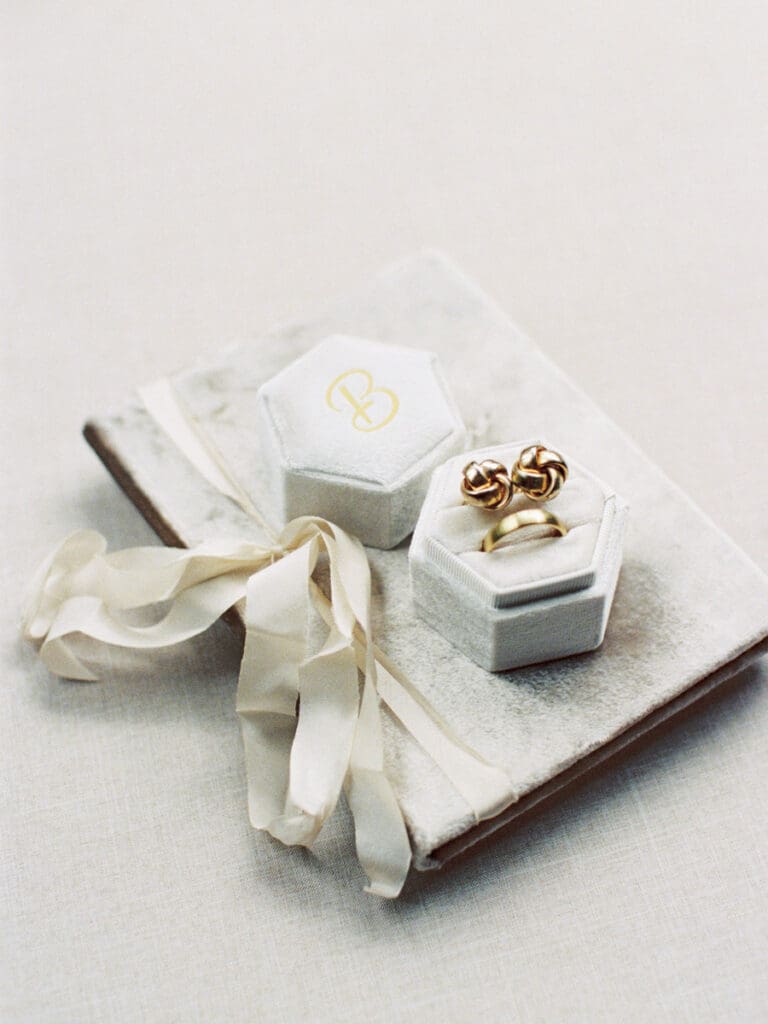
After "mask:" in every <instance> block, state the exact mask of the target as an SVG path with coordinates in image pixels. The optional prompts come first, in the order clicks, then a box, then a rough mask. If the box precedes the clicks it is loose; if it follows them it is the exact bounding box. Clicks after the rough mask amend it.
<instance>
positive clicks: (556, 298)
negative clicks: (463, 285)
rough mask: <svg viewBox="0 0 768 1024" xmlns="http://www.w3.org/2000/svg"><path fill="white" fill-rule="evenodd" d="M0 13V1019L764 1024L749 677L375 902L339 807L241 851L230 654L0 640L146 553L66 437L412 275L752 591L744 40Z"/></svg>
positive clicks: (758, 73) (709, 23)
mask: <svg viewBox="0 0 768 1024" xmlns="http://www.w3.org/2000/svg"><path fill="white" fill-rule="evenodd" d="M2 17H3V27H4V32H3V33H2V40H3V41H2V46H3V50H4V61H3V65H2V75H3V87H2V89H0V96H2V100H1V102H2V104H3V108H4V109H3V118H2V129H0V130H1V131H2V133H3V153H4V157H3V165H2V174H3V178H2V204H3V206H2V209H3V232H2V238H3V241H2V246H3V261H2V268H1V269H2V274H3V280H2V286H1V287H0V294H2V312H3V323H2V330H3V338H4V341H3V346H2V362H3V366H2V409H3V414H4V416H5V417H6V419H5V429H4V435H3V437H4V443H3V446H2V449H3V450H2V455H3V480H4V483H5V487H4V489H3V493H2V497H1V498H0V501H2V515H3V523H4V526H5V540H6V550H5V557H4V559H3V564H2V579H3V586H4V595H5V599H4V602H3V611H2V629H3V640H4V643H3V651H2V659H3V669H4V672H3V680H4V685H3V688H2V711H1V712H0V722H2V744H1V745H0V758H1V759H2V765H1V767H2V773H3V778H4V779H5V780H6V784H5V786H4V787H3V792H2V798H1V799H2V801H3V804H2V844H3V856H2V864H3V869H2V889H1V890H0V907H1V908H2V919H3V927H2V929H0V943H2V949H1V950H0V956H1V957H2V960H1V961H0V970H1V971H2V984H1V985H0V1001H1V1002H0V1005H1V1006H2V1015H3V1017H4V1019H7V1020H10V1021H72V1020H78V1021H107V1020H109V1021H112V1020H120V1021H133V1020H136V1021H140V1020H141V1021H145V1020H146V1021H175V1020H185V1021H195V1020H199V1021H212V1020H227V1021H239V1020H242V1021H252V1020H254V1019H256V1020H260V1019H265V1020H274V1021H297V1020H307V1019H311V1020H316V1021H323V1020H328V1021H360V1020H365V1021H390V1020H418V1021H421V1022H423V1021H463V1020H468V1019H472V1020H475V1019H486V1020H489V1021H495V1020H504V1021H506V1020H524V1021H550V1020H563V1019H567V1020H569V1021H613V1020H617V1019H620V1020H624V1021H634V1020H637V1021H644V1020H649V1019H650V1020H672V1019H674V1020H678V1021H679V1020H690V1021H702V1020H703V1021H733V1020H739V1021H743V1020H747V1021H752V1020H761V1019H762V1018H763V1016H764V1008H765V1005H766V1003H768V969H767V968H766V965H765V955H764V952H765V948H766V942H767V941H768V927H767V925H766V922H768V905H767V904H768V896H766V891H767V890H768V887H767V886H766V875H767V874H768V872H767V871H766V853H765V850H766V848H768V844H767V843H766V839H767V838H768V836H766V831H767V830H766V814H765V811H766V800H765V781H764V768H763V761H764V736H765V730H766V728H767V727H768V700H767V699H766V693H765V680H766V670H765V666H764V665H761V666H759V667H757V668H754V669H752V670H750V671H749V673H747V674H746V675H745V676H743V677H742V678H741V679H740V680H739V682H738V684H736V685H733V686H731V687H729V688H728V691H727V692H723V693H722V694H721V695H720V696H718V697H717V698H716V699H714V700H713V701H712V702H710V703H709V705H708V706H707V707H706V708H700V709H698V710H696V711H695V712H693V713H692V714H690V715H689V716H687V717H686V718H685V719H684V720H682V721H680V722H678V723H677V724H675V725H674V726H670V727H669V728H668V729H667V730H666V731H665V732H664V734H663V735H662V736H660V737H658V738H656V739H654V740H653V741H649V742H646V743H645V744H644V745H643V746H641V747H640V748H639V749H637V750H636V751H634V752H633V753H632V754H630V755H628V756H626V757H625V758H624V759H623V761H622V762H621V764H620V765H619V766H618V768H617V769H616V770H614V771H612V772H611V773H599V774H596V775H595V777H594V778H593V779H592V780H591V781H589V782H587V783H585V784H583V785H582V786H581V787H580V788H579V789H578V791H576V792H575V793H572V794H571V795H569V796H568V798H567V799H566V800H564V801H561V802H560V803H558V804H556V805H553V806H552V807H550V808H549V809H547V810H546V811H543V812H541V813H540V814H538V815H537V816H536V817H535V818H534V819H533V820H531V821H530V822H529V823H528V824H527V825H525V826H521V827H519V828H518V829H516V830H515V831H514V832H510V833H508V834H506V835H504V836H499V837H496V838H494V839H492V840H490V841H489V842H488V843H487V844H486V845H485V846H484V847H483V848H478V849H477V850H475V851H473V852H472V853H471V854H469V855H468V856H467V857H466V858H464V859H463V860H461V861H458V862H457V863H456V864H454V865H453V866H452V867H450V868H449V869H447V870H446V871H444V872H441V873H439V874H435V875H432V876H424V877H420V878H419V879H418V881H419V884H418V885H417V886H415V887H414V888H412V889H410V890H409V892H408V893H407V894H406V895H405V897H404V898H403V899H401V900H400V901H398V902H397V903H396V904H394V905H382V904H381V903H380V902H378V901H376V900H372V899H371V898H369V897H367V896H365V895H363V894H362V893H361V892H360V891H359V888H358V882H359V875H358V869H357V866H356V864H355V862H354V858H351V857H347V856H345V855H344V852H345V849H346V847H347V844H348V842H349V838H350V837H349V822H348V820H347V819H346V818H345V817H344V816H343V815H341V816H340V817H339V818H338V819H337V820H336V821H335V822H334V823H333V825H332V826H331V827H330V828H329V829H328V832H327V835H325V836H324V837H323V841H322V843H321V844H320V847H319V848H318V850H317V852H316V855H307V854H304V853H302V852H301V851H286V850H285V849H283V848H282V847H279V846H278V845H277V844H275V843H273V842H271V841H269V840H268V839H267V838H265V837H261V836H258V835H255V834H254V833H253V831H252V830H251V829H250V827H249V826H248V824H247V821H246V819H245V816H244V814H243V808H244V806H245V788H244V787H245V780H244V773H243V766H242V754H241V747H240V741H239V735H238V724H237V721H236V716H235V713H234V707H233V697H234V687H235V679H236V668H237V660H238V649H237V644H236V643H235V642H234V641H233V639H232V637H231V636H230V634H229V632H228V630H227V629H226V627H224V626H217V627H216V628H215V629H214V630H213V631H212V632H211V634H210V635H207V636H206V637H204V638H201V639H200V640H199V641H197V642H195V643H193V644H190V645H189V646H188V647H186V648H185V649H184V650H183V651H178V652H171V653H169V654H166V655H162V656H161V657H159V658H158V657H155V658H153V659H152V660H151V661H147V662H146V663H145V664H143V665H141V666H139V667H138V668H136V667H132V668H130V669H126V670H124V671H120V672H119V673H117V672H116V673H115V675H114V677H113V678H111V679H110V680H109V681H107V682H105V683H103V684H99V685H96V686H92V685H75V684H67V683H62V682H60V681H58V680H55V679H53V678H51V677H50V676H49V675H48V674H47V673H46V672H45V670H44V669H43V668H42V667H41V666H39V665H38V664H36V663H35V660H34V657H33V654H32V652H31V651H29V650H27V649H26V648H24V647H23V646H22V644H21V642H20V641H19V640H18V636H17V621H18V611H17V609H18V602H19V595H20V593H21V590H22V588H23V585H24V583H25V581H26V580H27V579H28V577H29V574H30V572H31V570H32V568H33V567H34V565H35V563H36V562H37V561H38V560H39V559H40V558H42V557H43V556H44V555H45V554H46V553H47V551H48V550H49V549H50V548H51V546H52V545H53V544H54V543H56V542H57V541H58V540H59V539H60V538H61V537H62V536H63V535H65V534H66V533H67V532H69V531H70V530H72V529H74V528H77V527H81V526H91V527H94V528H96V529H100V530H102V532H104V533H105V534H106V535H107V536H108V538H109V541H110V544H111V546H113V547H122V546H128V545H130V544H137V543H152V542H154V538H153V535H152V533H151V531H150V530H149V529H148V528H147V527H146V526H145V525H144V523H143V522H142V521H141V519H140V517H139V516H138V514H137V513H136V511H135V510H134V508H133V507H132V506H131V505H130V503H129V502H128V501H127V499H125V498H124V497H123V495H122V494H121V493H120V492H119V490H118V489H117V488H116V487H115V485H114V484H113V482H112V481H111V480H110V479H109V478H108V477H107V475H106V473H105V472H104V470H103V468H102V467H101V466H100V465H99V464H98V463H97V461H96V460H95V459H94V457H93V455H92V454H91V453H90V452H89V451H88V449H87V448H86V446H85V445H84V444H83V443H82V441H81V440H80V439H79V437H78V431H79V429H80V426H81V423H82V420H83V419H84V418H85V416H86V415H88V414H90V413H92V412H96V411H99V409H103V410H108V409H110V408H112V407H114V406H115V405H116V404H117V403H119V402H120V401H121V400H122V399H123V398H124V396H125V395H126V393H127V391H128V390H129V389H130V388H132V387H134V386H135V385H136V384H139V383H140V382H142V381H145V380H148V379H151V378H154V377H157V376H160V375H161V374H164V373H166V372H168V371H170V370H173V369H175V368H176V367H178V366H182V365H185V364H187V363H189V362H190V360H191V359H193V358H194V357H195V356H196V355H198V354H200V353H203V352H205V351H206V350H207V351H212V350H215V349H216V348H217V347H218V346H219V345H220V344H222V343H223V342H224V341H225V340H228V339H230V338H232V337H234V336H237V335H238V334H242V333H245V332H247V331H251V330H254V329H260V328H263V327H266V326H268V325H270V324H272V323H274V322H276V321H278V320H283V319H292V318H293V317H295V316H296V315H301V314H304V313H305V312H307V311H310V310H312V309H320V308H321V307H322V306H324V305H325V304H326V303H327V301H328V299H329V297H331V296H335V295H339V294H342V293H345V292H347V291H348V290H349V289H350V288H353V287H355V286H357V285H358V284H360V283H362V281H363V280H364V279H366V278H367V277H368V276H370V274H371V273H372V272H374V271H375V270H376V269H378V268H379V267H380V266H381V265H383V264H385V263H387V262H389V261H390V260H391V259H394V258H396V257H398V256H400V255H402V254H404V253H407V252H409V251H412V250H414V249H417V248H419V247H420V246H421V245H423V244H424V243H430V244H434V245H437V246H439V247H440V248H443V249H445V250H446V251H448V252H450V253H451V255H452V256H453V257H454V258H455V259H456V261H457V263H458V264H459V265H460V266H461V267H462V268H464V269H465V270H466V271H467V272H468V273H469V274H470V275H471V276H472V277H473V278H475V279H477V280H478V281H479V282H480V283H481V284H482V285H483V286H484V287H485V288H486V289H488V290H489V291H490V292H491V294H493V295H494V296H495V297H496V298H497V299H498V300H499V302H500V304H501V305H502V307H504V308H505V309H506V310H507V311H508V312H509V313H510V315H511V316H512V317H513V318H514V319H515V320H516V321H518V322H519V323H520V324H521V325H522V326H523V327H524V328H525V330H526V331H527V332H528V333H529V334H530V335H531V336H532V337H533V338H534V339H535V340H536V342H537V343H538V344H539V345H541V347H542V348H543V349H544V350H545V351H546V352H547V353H548V354H549V355H550V356H552V357H553V358H554V360H555V361H556V362H557V363H558V364H559V365H561V366H563V367H564V369H566V371H567V372H568V373H569V374H570V375H571V376H572V377H573V378H574V379H575V380H576V381H577V382H579V383H580V384H581V385H583V386H584V387H585V389H586V390H587V391H588V392H589V393H590V394H591V396H592V397H593V398H595V399H596V400H597V401H598V402H599V403H600V404H601V405H602V406H603V407H604V408H605V409H606V411H607V412H608V413H609V414H610V415H611V416H612V418H614V419H615V420H616V421H617V422H618V423H619V425H620V426H622V427H623V428H624V429H626V430H627V431H628V432H629V433H630V435H631V436H632V437H633V438H634V439H635V440H637V441H638V443H639V444H640V446H641V447H642V448H644V449H645V450H646V451H648V452H649V453H650V454H651V455H652V456H653V457H654V458H655V459H656V460H657V461H659V462H660V464H661V465H662V466H663V468H664V469H665V470H666V471H667V472H668V473H669V474H670V475H671V476H672V477H673V479H675V480H676V481H677V482H679V483H680V485H681V486H682V487H683V489H684V490H685V491H687V492H688V493H689V494H690V495H691V496H692V497H693V498H694V499H695V500H696V501H697V502H698V503H699V504H700V505H702V507H704V508H705V509H707V511H708V512H709V514H710V515H711V517H712V518H713V520H714V521H715V522H716V523H717V524H719V525H720V526H722V527H723V528H724V529H725V530H726V531H727V532H728V533H729V534H730V535H731V536H732V537H734V539H735V540H736V541H737V542H738V543H739V544H740V545H741V546H742V547H743V548H744V549H745V550H746V551H747V553H749V554H750V555H751V556H752V557H753V558H754V559H755V560H756V561H757V562H758V564H760V565H761V566H762V568H764V569H768V526H766V520H765V507H766V498H768V484H766V480H767V479H768V472H767V470H768V455H767V454H766V451H765V447H764V439H765V435H766V430H765V411H764V410H765V405H764V402H765V395H764V383H763V382H764V380H765V379H766V372H767V371H768V344H766V341H768V339H767V338H766V322H768V318H767V317H766V301H768V300H766V295H768V289H766V287H765V283H766V282H765V266H766V255H767V254H766V246H767V245H768V242H766V232H765V230H764V227H765V214H766V191H765V182H764V166H765V157H766V149H767V148H768V146H767V143H768V140H767V139H766V133H767V132H768V128H766V124H765V119H764V117H763V106H764V94H765V85H766V81H765V77H766V71H765V67H764V61H763V60H762V40H763V39H764V37H765V32H766V28H768V25H767V24H766V22H768V15H766V13H765V11H764V10H763V9H762V8H761V7H759V6H757V5H746V4H744V5H736V6H732V5H725V4H723V3H703V4H696V5H688V4H680V5H675V6H674V8H672V9H670V7H669V5H664V4H661V3H656V2H651V3H650V4H647V5H643V6H642V7H634V8H628V7H626V6H625V5H614V4H608V3H590V4H587V5H584V6H582V7H580V8H578V9H575V8H571V7H570V6H566V5H564V4H556V3H545V4H542V5H539V6H537V7H536V9H535V10H531V9H530V8H529V7H522V6H519V5H509V4H496V3H490V4H487V5H483V6H482V10H478V7H477V5H475V4H472V5H470V4H468V3H455V2H454V3H447V4H440V5H438V4H434V3H427V4H424V5H418V7H417V9H415V10H414V9H412V5H406V4H404V3H399V2H394V3H392V4H389V5H387V8H386V9H385V10H384V9H376V8H373V7H371V8H368V7H364V6H363V7H350V6H349V5H342V4H336V3H329V4H327V5H324V8H323V12H322V17H319V15H318V11H317V8H316V7H315V5H303V4H298V3H296V4H293V3H291V4H286V5H279V6H277V5H276V6H275V7H274V8H272V7H266V6H261V5H259V6H254V5H246V4H238V3H223V4H220V5H216V9H215V11H214V9H213V8H212V7H210V6H209V5H198V4H191V5H185V7H184V8H183V9H181V8H179V7H178V6H176V5H173V4H171V3H152V4H150V3H148V2H146V3H145V2H142V0H139V2H137V3H135V4H131V5H128V6H125V5H118V4H115V3H110V2H107V3H105V4H102V5H99V6H98V7H93V6H92V5H87V4H84V3H78V2H75V3H73V4H70V5H67V6H66V7H60V8H54V7H52V6H50V5H45V4H24V5H17V4H7V5H5V7H4V11H3V14H2ZM500 358H502V355H501V354H500ZM492 383H493V370H492V368H489V387H491V386H492ZM542 401H546V396H542ZM639 511H640V510H637V509H633V514H635V515H636V514H639ZM714 585H716V581H713V586H714Z"/></svg>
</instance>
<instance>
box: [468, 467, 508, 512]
mask: <svg viewBox="0 0 768 1024" xmlns="http://www.w3.org/2000/svg"><path fill="white" fill-rule="evenodd" d="M513 490H514V488H513V487H512V481H511V480H510V478H509V473H508V472H507V470H506V468H505V467H504V466H502V464H501V463H500V462H495V461H494V460H493V459H484V460H483V461H482V462H469V463H467V465H466V466H465V467H464V469H463V470H462V476H461V493H462V494H463V496H464V501H465V502H466V503H467V505H477V506H478V507H479V508H486V509H489V510H490V511H496V510H497V509H501V508H506V507H507V505H508V504H509V503H510V501H512V493H513Z"/></svg>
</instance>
